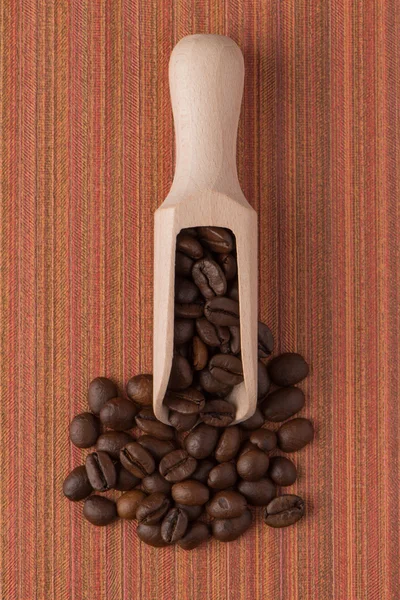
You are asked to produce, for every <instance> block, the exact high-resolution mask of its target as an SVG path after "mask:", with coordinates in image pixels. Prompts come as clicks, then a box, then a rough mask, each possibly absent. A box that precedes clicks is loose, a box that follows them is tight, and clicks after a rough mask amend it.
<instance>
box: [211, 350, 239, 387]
mask: <svg viewBox="0 0 400 600" xmlns="http://www.w3.org/2000/svg"><path fill="white" fill-rule="evenodd" d="M208 368H209V370H210V373H211V375H212V376H213V377H214V378H215V379H218V381H221V382H222V383H224V384H226V385H238V384H239V383H242V381H243V366H242V361H241V360H240V358H238V357H237V356H234V355H233V354H216V355H215V356H213V357H212V359H211V360H210V362H209V365H208Z"/></svg>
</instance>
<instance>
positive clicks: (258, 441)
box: [250, 429, 277, 452]
mask: <svg viewBox="0 0 400 600" xmlns="http://www.w3.org/2000/svg"><path fill="white" fill-rule="evenodd" d="M250 442H251V443H252V444H254V445H255V446H257V448H259V449H260V450H262V451H263V452H270V451H271V450H273V449H274V448H276V444H277V437H276V433H275V431H270V430H269V429H256V430H255V431H252V432H251V435H250Z"/></svg>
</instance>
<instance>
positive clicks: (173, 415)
mask: <svg viewBox="0 0 400 600" xmlns="http://www.w3.org/2000/svg"><path fill="white" fill-rule="evenodd" d="M198 418H199V416H198V415H196V414H192V415H190V414H183V413H179V412H177V411H176V410H170V411H169V415H168V420H169V423H170V425H171V426H172V427H174V428H175V429H176V430H177V431H189V430H190V429H192V427H194V426H195V425H196V423H197V421H198Z"/></svg>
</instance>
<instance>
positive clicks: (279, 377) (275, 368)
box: [268, 352, 309, 387]
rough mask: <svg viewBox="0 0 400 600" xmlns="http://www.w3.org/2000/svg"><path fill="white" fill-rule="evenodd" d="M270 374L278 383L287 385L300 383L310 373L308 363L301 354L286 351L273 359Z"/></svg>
mask: <svg viewBox="0 0 400 600" xmlns="http://www.w3.org/2000/svg"><path fill="white" fill-rule="evenodd" d="M268 368H269V375H270V377H271V379H272V381H273V382H274V383H276V385H280V386H282V387H287V386H288V385H294V384H295V383H299V381H301V380H302V379H304V378H305V377H307V375H308V371H309V369H308V364H307V363H306V361H305V360H304V358H303V357H302V356H300V354H297V353H295V352H286V353H285V354H281V355H280V356H277V357H276V358H274V359H272V360H271V362H270V363H269V365H268Z"/></svg>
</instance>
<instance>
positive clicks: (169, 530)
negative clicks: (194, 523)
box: [161, 507, 189, 544]
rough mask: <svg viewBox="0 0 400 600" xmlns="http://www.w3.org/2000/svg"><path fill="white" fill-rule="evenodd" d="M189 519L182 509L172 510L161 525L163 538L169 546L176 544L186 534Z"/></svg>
mask: <svg viewBox="0 0 400 600" xmlns="http://www.w3.org/2000/svg"><path fill="white" fill-rule="evenodd" d="M188 523H189V519H188V516H187V514H186V512H185V511H184V510H183V509H182V508H177V507H175V508H171V510H170V511H169V512H168V514H167V515H166V516H165V517H164V520H163V522H162V524H161V536H162V538H163V540H165V541H166V542H167V543H168V544H174V543H175V542H177V541H178V540H180V539H181V538H182V537H183V536H184V535H185V533H186V530H187V527H188Z"/></svg>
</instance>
